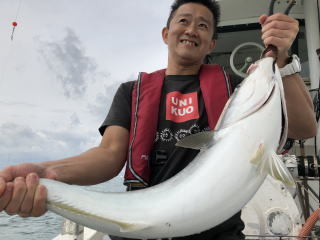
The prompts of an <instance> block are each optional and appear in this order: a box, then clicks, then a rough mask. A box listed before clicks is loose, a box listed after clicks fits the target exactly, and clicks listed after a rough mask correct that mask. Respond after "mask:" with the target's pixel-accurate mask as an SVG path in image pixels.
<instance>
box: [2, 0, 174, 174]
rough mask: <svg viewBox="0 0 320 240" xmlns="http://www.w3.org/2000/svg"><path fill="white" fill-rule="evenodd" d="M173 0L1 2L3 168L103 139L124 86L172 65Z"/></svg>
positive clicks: (73, 152) (76, 149) (64, 153)
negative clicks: (168, 37) (165, 33)
mask: <svg viewBox="0 0 320 240" xmlns="http://www.w3.org/2000/svg"><path fill="white" fill-rule="evenodd" d="M171 3H172V0H161V1H150V0H117V1H111V0H90V1H89V0H68V1H65V0H55V1H52V0H0V46H1V48H0V169H1V168H2V167H4V166H6V165H8V164H15V163H19V162H30V161H45V160H54V159H61V158H64V157H68V156H73V155H76V154H80V153H81V152H83V151H85V150H87V149H89V148H91V147H94V146H96V145H97V144H99V142H100V140H101V136H100V135H99V133H98V127H99V126H100V125H101V123H102V122H103V120H104V118H105V117H106V114H107V112H108V109H109V107H110V104H111V102H112V99H113V95H114V93H115V91H116V89H117V88H118V86H119V84H120V83H121V82H125V81H128V80H135V79H136V77H137V75H138V73H139V72H141V71H144V72H152V71H154V70H157V69H159V68H164V67H165V66H166V63H167V46H166V45H165V44H164V43H163V41H162V38H161V30H162V28H163V27H164V25H165V23H166V20H167V17H168V14H169V8H170V5H171ZM13 21H16V22H17V24H18V25H17V27H16V28H15V31H14V34H13V40H11V34H12V30H13V26H12V22H13Z"/></svg>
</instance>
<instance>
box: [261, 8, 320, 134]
mask: <svg viewBox="0 0 320 240" xmlns="http://www.w3.org/2000/svg"><path fill="white" fill-rule="evenodd" d="M259 22H260V24H261V25H262V40H263V42H264V44H265V45H266V46H268V45H274V46H276V47H277V49H278V56H277V65H278V67H279V68H282V67H284V66H285V65H286V64H287V60H288V59H289V54H288V52H289V49H290V47H291V45H292V43H293V41H294V40H295V38H296V36H297V34H298V32H299V22H298V21H297V20H295V19H293V18H291V17H289V16H287V15H284V14H281V13H277V14H274V15H272V16H267V15H262V16H261V17H260V19H259ZM272 54H273V53H272V52H269V53H268V54H267V56H272ZM283 86H284V91H285V97H286V105H287V110H288V120H289V123H288V127H289V131H288V137H289V138H294V139H306V138H310V137H313V136H315V135H316V134H317V123H316V119H315V114H314V111H313V104H312V101H311V97H310V94H309V92H308V90H307V88H306V86H305V84H304V82H303V80H302V79H301V77H300V75H299V74H293V75H289V76H285V77H283Z"/></svg>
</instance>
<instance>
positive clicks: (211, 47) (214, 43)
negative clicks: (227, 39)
mask: <svg viewBox="0 0 320 240" xmlns="http://www.w3.org/2000/svg"><path fill="white" fill-rule="evenodd" d="M216 44H217V40H215V39H212V40H211V43H210V46H209V52H208V54H209V53H211V52H212V51H213V49H214V48H215V47H216Z"/></svg>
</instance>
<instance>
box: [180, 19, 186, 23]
mask: <svg viewBox="0 0 320 240" xmlns="http://www.w3.org/2000/svg"><path fill="white" fill-rule="evenodd" d="M179 22H180V23H186V22H187V19H185V18H181V19H180V20H179Z"/></svg>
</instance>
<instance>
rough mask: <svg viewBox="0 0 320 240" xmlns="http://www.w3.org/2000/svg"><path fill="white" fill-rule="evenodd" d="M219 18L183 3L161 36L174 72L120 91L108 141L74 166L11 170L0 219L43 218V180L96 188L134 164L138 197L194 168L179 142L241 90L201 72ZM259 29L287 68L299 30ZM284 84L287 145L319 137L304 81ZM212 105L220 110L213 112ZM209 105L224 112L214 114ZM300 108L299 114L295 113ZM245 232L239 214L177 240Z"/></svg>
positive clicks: (106, 131) (0, 188) (267, 19)
mask: <svg viewBox="0 0 320 240" xmlns="http://www.w3.org/2000/svg"><path fill="white" fill-rule="evenodd" d="M219 15H220V14H219V6H218V4H217V3H216V2H214V1H212V0H198V1H195V0H194V1H192V0H189V1H188V0H176V1H175V2H174V4H173V5H172V11H171V14H170V16H169V19H168V24H167V26H166V27H165V28H164V29H163V31H162V37H163V40H164V42H165V43H166V44H167V45H168V65H167V69H166V70H162V71H157V72H156V73H153V74H150V75H148V74H144V75H142V76H141V79H140V80H141V82H142V84H141V86H140V85H139V84H137V82H128V83H125V84H122V85H121V86H120V88H119V89H118V92H117V94H116V96H115V98H114V101H113V104H112V107H111V109H110V112H109V114H108V117H107V118H106V120H105V122H104V124H103V125H102V127H101V128H100V132H101V133H102V134H103V137H102V140H101V143H100V145H99V146H98V147H95V148H92V149H90V150H88V151H87V152H84V153H82V154H81V155H78V156H75V157H71V158H66V159H62V160H57V161H50V162H43V163H41V164H32V163H28V164H20V165H17V166H9V167H7V168H5V169H4V170H2V171H0V211H2V210H5V211H6V212H7V213H8V214H9V215H12V214H19V215H20V216H22V217H29V216H40V215H42V214H44V213H45V211H46V207H45V201H46V189H45V187H44V186H41V185H39V184H38V179H39V177H42V178H51V179H56V180H58V181H62V182H66V183H72V184H80V185H90V184H97V183H100V182H104V181H107V180H109V179H111V178H113V177H115V176H116V175H118V173H119V172H120V171H121V169H122V168H123V166H124V165H125V163H126V162H128V167H127V171H126V179H125V182H126V184H127V185H128V188H129V190H135V189H137V188H140V187H146V186H150V185H155V184H158V183H159V182H162V181H164V180H166V179H168V178H170V177H171V176H172V175H174V174H176V173H177V172H179V171H180V170H181V169H182V168H184V167H185V166H186V165H187V164H188V163H189V162H190V161H192V159H193V158H194V157H195V156H196V154H197V151H194V150H188V149H181V148H177V147H175V142H176V141H177V140H179V139H181V138H182V137H184V136H185V135H187V134H190V133H196V132H198V131H203V130H207V129H208V128H211V129H212V128H213V127H214V124H215V120H216V119H217V117H218V116H219V114H220V112H219V111H221V106H222V107H223V104H224V103H225V101H226V100H227V96H228V94H229V93H230V91H228V89H229V88H228V87H231V88H234V87H235V85H236V81H235V79H231V83H230V81H229V80H230V79H229V78H227V77H225V74H224V73H223V71H222V70H221V69H220V68H215V69H212V68H211V67H207V66H203V65H202V62H203V59H204V57H205V56H206V55H207V54H208V53H210V52H211V51H212V50H213V49H214V47H215V44H216V40H215V36H216V29H217V24H218V22H219ZM259 21H260V23H261V24H262V40H263V42H264V43H265V45H270V44H272V45H274V46H276V47H277V48H278V56H277V57H278V58H277V64H278V66H279V67H280V68H281V67H284V66H285V65H286V64H287V63H288V62H289V55H288V50H289V48H290V46H291V44H292V42H293V40H294V39H295V37H296V35H297V33H298V22H297V21H296V20H294V19H292V18H290V17H288V16H285V15H283V14H275V15H272V16H266V15H263V16H261V17H260V19H259ZM268 54H272V53H268ZM208 73H209V74H208ZM211 75H214V76H216V77H215V78H212V79H213V81H216V83H217V85H216V86H219V87H221V89H222V90H221V91H222V93H223V94H222V95H221V96H223V98H224V99H222V100H219V99H218V98H217V95H219V94H220V93H221V91H217V90H215V89H216V86H214V87H213V86H211V85H210V81H211V80H210V79H209V78H210V76H211ZM208 76H209V77H208ZM141 82H140V83H141ZM151 82H152V83H151ZM283 82H284V87H285V92H286V99H287V107H288V117H289V136H288V137H290V138H295V139H303V138H308V137H312V136H314V135H315V134H316V121H315V118H314V113H313V106H312V102H311V99H310V96H309V94H308V92H307V91H306V89H305V86H304V83H303V81H302V80H301V78H300V77H299V75H298V74H296V73H293V74H291V75H288V76H284V78H283ZM155 83H159V84H162V86H160V87H159V84H155ZM201 84H202V85H201ZM137 89H138V90H137ZM208 90H210V91H208ZM211 90H212V91H211ZM208 92H209V94H207V93H208ZM139 93H141V96H139ZM146 96H147V97H146ZM212 99H214V100H217V101H216V102H217V103H215V102H214V103H213V104H212V102H210V101H212ZM149 100H150V101H149ZM139 104H140V105H139ZM208 104H211V105H210V106H213V105H217V104H218V105H220V108H219V109H218V110H214V111H213V110H211V108H210V109H209V108H208ZM297 104H299V106H301V107H300V108H299V109H296V108H295V106H296V105H297ZM137 106H139V107H137ZM138 116H139V117H138ZM149 126H152V127H149ZM145 139H147V140H148V141H146V140H145ZM149 139H152V141H149ZM154 139H155V140H154ZM137 140H139V141H141V144H139V143H140V142H137ZM150 142H151V143H150ZM148 144H149V145H148ZM147 145H148V146H147ZM128 150H129V151H128ZM147 150H150V152H147ZM127 156H128V160H127ZM235 161H236V159H235ZM149 166H151V167H150V168H148V167H149ZM141 169H142V170H141ZM213 174H214V173H213ZM217 197H218V196H217ZM242 229H243V223H242V221H241V219H240V213H238V214H236V215H235V216H233V217H232V218H231V219H229V220H227V221H226V222H225V223H222V224H221V225H219V226H217V227H216V228H213V229H211V230H208V231H206V232H204V233H202V234H198V235H194V236H188V237H184V238H177V239H206V240H207V239H224V240H226V239H243V237H244V236H243V234H242V233H241V230H242Z"/></svg>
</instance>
